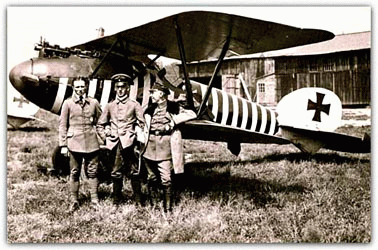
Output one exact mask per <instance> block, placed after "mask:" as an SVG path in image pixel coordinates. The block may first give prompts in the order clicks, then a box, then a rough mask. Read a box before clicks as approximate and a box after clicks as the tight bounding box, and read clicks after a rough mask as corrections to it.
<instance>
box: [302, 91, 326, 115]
mask: <svg viewBox="0 0 378 250" xmlns="http://www.w3.org/2000/svg"><path fill="white" fill-rule="evenodd" d="M324 96H325V94H322V93H318V92H316V103H315V102H313V101H311V100H310V99H309V100H308V105H307V110H315V114H314V118H312V120H313V121H317V122H320V112H324V113H326V114H327V115H329V108H330V107H331V104H323V99H324Z"/></svg>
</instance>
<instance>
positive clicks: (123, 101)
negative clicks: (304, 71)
mask: <svg viewBox="0 0 378 250" xmlns="http://www.w3.org/2000/svg"><path fill="white" fill-rule="evenodd" d="M128 100H129V97H128V96H127V95H125V96H123V97H121V98H120V97H118V96H117V97H116V102H117V104H118V103H120V102H122V103H123V104H124V103H126V102H127V101H128Z"/></svg>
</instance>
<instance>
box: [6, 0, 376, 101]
mask: <svg viewBox="0 0 378 250" xmlns="http://www.w3.org/2000/svg"><path fill="white" fill-rule="evenodd" d="M190 10H209V11H217V12H224V13H230V14H237V15H241V16H246V17H251V18H256V19H262V20H266V21H271V22H277V23H282V24H286V25H291V26H295V27H300V28H313V29H323V30H328V31H331V32H333V33H334V34H342V33H353V32H360V31H368V30H370V29H371V8H370V7H337V6H334V7H313V6H311V7H287V6H286V7H285V6H284V7H283V6H280V7H256V6H254V7H247V6H242V7H241V6H227V7H214V6H212V7H209V6H207V7H204V6H187V7H178V6H175V7H173V6H172V7H166V6H165V7H164V6H159V7H156V6H155V7H153V6H148V7H146V6H144V7H137V6H128V7H119V6H117V7H114V6H107V7H104V6H101V7H98V6H97V7H88V6H75V7H69V6H59V7H52V6H44V7H39V6H8V8H7V27H6V28H7V30H6V33H7V75H9V71H10V70H11V69H12V68H13V67H14V66H15V65H17V64H18V63H20V62H23V61H26V60H29V59H30V58H32V57H36V56H37V52H36V51H35V50H34V45H35V44H36V43H38V42H39V41H40V39H41V37H43V39H46V41H47V42H49V43H50V44H58V45H60V46H61V47H69V46H73V45H77V44H81V43H84V42H87V41H89V40H93V39H95V38H96V37H97V34H98V29H99V28H100V27H102V28H104V29H105V35H112V34H114V33H117V32H120V31H123V30H126V29H130V28H133V27H136V26H139V25H142V24H145V23H148V22H151V21H155V20H157V19H160V18H163V17H166V16H169V15H173V14H175V13H179V12H183V11H190ZM204 25H206V24H204ZM7 82H8V84H7V86H8V95H7V97H8V103H10V102H11V100H12V99H13V95H14V94H15V92H14V89H13V87H12V86H11V85H10V84H9V80H8V81H7ZM16 95H17V94H16ZM8 105H9V104H8Z"/></svg>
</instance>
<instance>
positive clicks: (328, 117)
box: [277, 88, 371, 153]
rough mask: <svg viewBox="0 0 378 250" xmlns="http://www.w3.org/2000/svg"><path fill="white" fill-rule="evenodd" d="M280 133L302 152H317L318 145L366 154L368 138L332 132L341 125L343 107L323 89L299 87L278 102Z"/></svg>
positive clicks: (334, 96)
mask: <svg viewBox="0 0 378 250" xmlns="http://www.w3.org/2000/svg"><path fill="white" fill-rule="evenodd" d="M277 113H278V117H277V120H278V122H279V126H280V130H281V134H282V136H283V137H284V138H286V139H288V140H290V141H291V142H292V143H293V144H294V145H295V146H297V147H298V148H299V149H300V150H301V151H303V152H306V153H316V152H317V151H318V150H319V149H320V148H326V149H331V150H337V151H342V152H352V153H369V152H370V151H371V149H370V137H369V136H368V135H365V136H364V138H359V137H355V136H349V135H345V134H340V133H335V132H334V131H335V130H336V128H338V127H339V126H340V125H341V116H342V106H341V101H340V99H339V98H338V96H337V95H336V94H335V93H333V92H332V91H330V90H327V89H323V88H302V89H299V90H296V91H294V92H292V93H290V94H288V95H287V96H285V97H284V98H282V100H281V101H280V102H279V104H278V105H277Z"/></svg>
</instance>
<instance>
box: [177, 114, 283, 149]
mask: <svg viewBox="0 0 378 250" xmlns="http://www.w3.org/2000/svg"><path fill="white" fill-rule="evenodd" d="M180 130H181V132H182V137H183V138H184V139H194V140H203V141H222V142H238V143H275V144H290V143H291V142H290V141H289V140H286V139H285V138H281V137H278V136H273V135H268V134H263V133H258V132H253V131H248V130H244V129H240V128H233V127H229V126H223V125H221V124H218V123H215V122H211V121H205V120H192V121H188V122H185V123H184V124H182V125H180Z"/></svg>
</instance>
